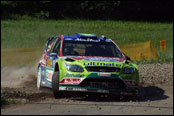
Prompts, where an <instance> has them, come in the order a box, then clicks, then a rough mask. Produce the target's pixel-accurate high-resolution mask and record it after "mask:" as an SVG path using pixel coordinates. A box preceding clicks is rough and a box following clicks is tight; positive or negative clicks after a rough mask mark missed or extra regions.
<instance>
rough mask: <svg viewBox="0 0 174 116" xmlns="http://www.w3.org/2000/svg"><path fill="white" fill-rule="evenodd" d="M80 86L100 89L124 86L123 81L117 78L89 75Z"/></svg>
mask: <svg viewBox="0 0 174 116" xmlns="http://www.w3.org/2000/svg"><path fill="white" fill-rule="evenodd" d="M80 86H82V87H88V88H100V89H120V88H122V89H123V88H126V85H125V83H124V82H123V81H122V80H121V79H119V78H110V77H90V78H87V79H85V80H84V81H83V82H82V83H81V84H80Z"/></svg>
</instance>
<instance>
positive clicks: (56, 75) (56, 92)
mask: <svg viewBox="0 0 174 116" xmlns="http://www.w3.org/2000/svg"><path fill="white" fill-rule="evenodd" d="M52 90H53V95H54V97H55V98H56V99H58V98H60V97H61V95H60V92H59V72H54V74H53V77H52Z"/></svg>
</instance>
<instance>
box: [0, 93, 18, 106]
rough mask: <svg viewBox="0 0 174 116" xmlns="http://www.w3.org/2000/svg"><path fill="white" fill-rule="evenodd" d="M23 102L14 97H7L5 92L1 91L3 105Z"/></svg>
mask: <svg viewBox="0 0 174 116" xmlns="http://www.w3.org/2000/svg"><path fill="white" fill-rule="evenodd" d="M19 103H21V102H20V101H18V100H14V99H7V98H6V96H5V94H4V93H1V106H3V105H9V104H19Z"/></svg>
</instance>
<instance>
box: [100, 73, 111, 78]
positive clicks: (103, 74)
mask: <svg viewBox="0 0 174 116" xmlns="http://www.w3.org/2000/svg"><path fill="white" fill-rule="evenodd" d="M98 75H99V76H104V77H110V76H111V73H98Z"/></svg>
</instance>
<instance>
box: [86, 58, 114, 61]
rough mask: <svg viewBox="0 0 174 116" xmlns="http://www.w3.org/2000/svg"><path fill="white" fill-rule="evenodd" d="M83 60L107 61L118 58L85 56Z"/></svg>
mask: <svg viewBox="0 0 174 116" xmlns="http://www.w3.org/2000/svg"><path fill="white" fill-rule="evenodd" d="M83 60H87V61H105V62H115V61H117V60H113V59H109V58H84V59H83Z"/></svg>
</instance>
